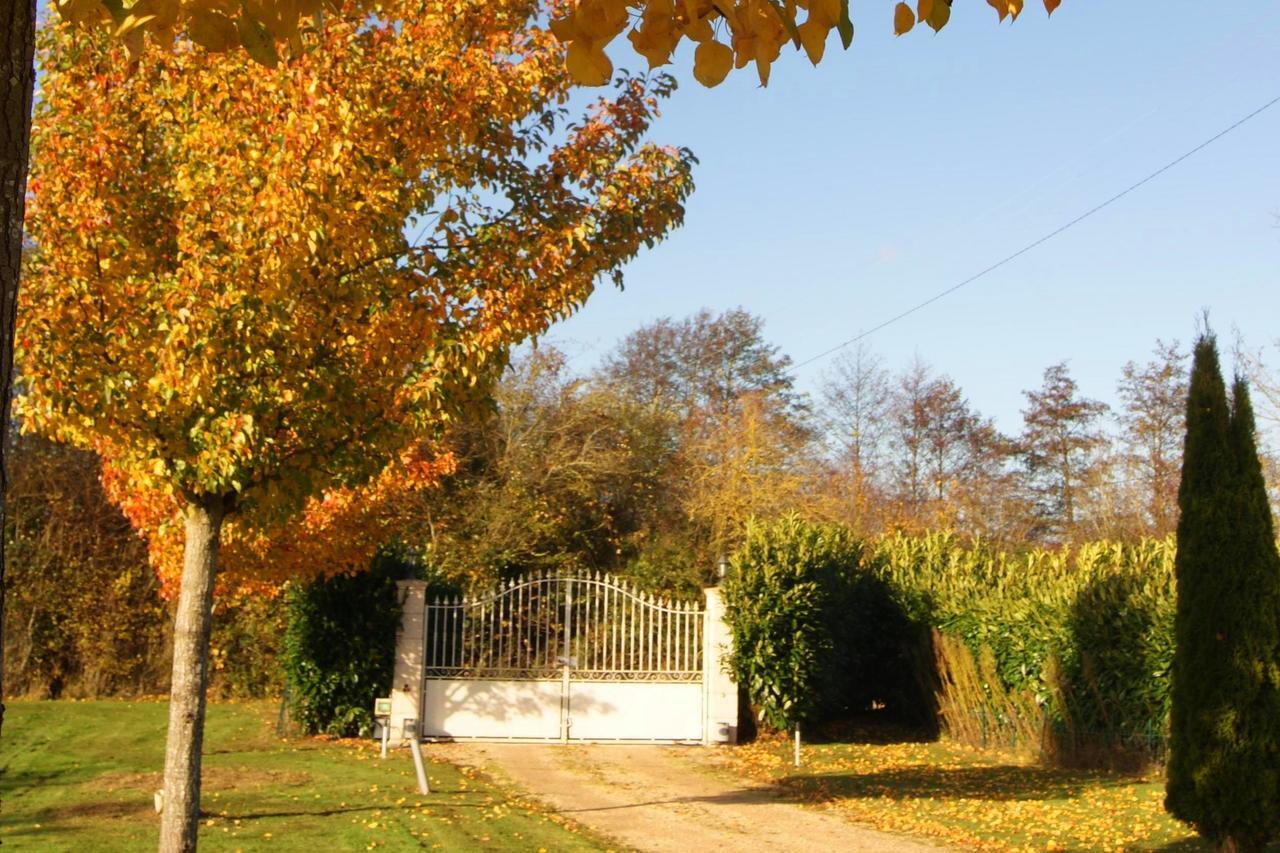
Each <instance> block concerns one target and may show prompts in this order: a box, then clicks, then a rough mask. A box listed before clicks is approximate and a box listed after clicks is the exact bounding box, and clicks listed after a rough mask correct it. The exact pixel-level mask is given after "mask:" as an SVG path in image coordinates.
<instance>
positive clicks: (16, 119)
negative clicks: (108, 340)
mask: <svg viewBox="0 0 1280 853" xmlns="http://www.w3.org/2000/svg"><path fill="white" fill-rule="evenodd" d="M35 39H36V0H0V110H3V115H0V531H2V530H4V521H5V502H4V496H5V492H7V491H8V488H9V471H8V466H7V464H6V460H5V449H6V448H5V444H6V443H7V442H6V440H5V439H7V437H8V433H9V402H10V397H11V396H12V381H13V323H14V316H15V314H16V313H17V306H18V275H19V273H20V271H21V269H22V219H23V216H24V215H25V213H26V195H27V155H28V152H29V150H30V143H31V95H32V91H33V87H34V86H35V79H36V75H35V68H34V65H33V60H34V55H35V43H36V42H35ZM4 588H5V586H4V537H3V536H0V731H3V728H4V630H3V629H4Z"/></svg>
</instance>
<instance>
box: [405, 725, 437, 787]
mask: <svg viewBox="0 0 1280 853" xmlns="http://www.w3.org/2000/svg"><path fill="white" fill-rule="evenodd" d="M406 723H411V724H413V727H414V728H415V729H416V728H417V723H418V721H417V720H406ZM409 750H410V751H411V752H412V753H413V772H414V773H416V774H417V775H418V793H420V794H430V793H431V786H430V785H428V784H427V769H426V767H425V766H424V763H423V761H422V745H421V744H420V743H418V739H417V738H416V737H411V738H409Z"/></svg>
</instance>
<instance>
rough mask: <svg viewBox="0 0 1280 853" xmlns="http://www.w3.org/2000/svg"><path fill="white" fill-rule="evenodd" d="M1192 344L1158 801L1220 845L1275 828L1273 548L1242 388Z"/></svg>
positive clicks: (1206, 345)
mask: <svg viewBox="0 0 1280 853" xmlns="http://www.w3.org/2000/svg"><path fill="white" fill-rule="evenodd" d="M1233 391H1234V404H1233V405H1232V406H1228V403H1227V393H1226V387H1225V384H1224V383H1223V380H1222V373H1221V371H1220V369H1219V367H1218V351H1217V344H1216V342H1215V341H1214V339H1213V337H1212V336H1210V335H1205V336H1202V337H1201V339H1200V340H1199V341H1198V342H1197V344H1196V350H1195V361H1194V365H1193V367H1192V374H1191V387H1190V392H1189V395H1188V399H1187V438H1186V445H1185V453H1184V457H1183V468H1182V483H1181V486H1180V488H1179V490H1178V506H1179V509H1180V511H1181V516H1180V518H1179V521H1178V554H1177V559H1176V563H1175V572H1176V576H1177V585H1178V602H1177V613H1176V617H1175V623H1174V638H1175V643H1176V646H1175V653H1174V659H1173V672H1172V678H1173V683H1172V697H1171V698H1172V702H1171V719H1170V724H1171V731H1170V754H1169V768H1168V784H1167V789H1166V797H1165V808H1167V809H1168V810H1169V812H1170V813H1171V814H1173V815H1174V816H1175V817H1177V818H1179V819H1180V820H1183V821H1185V822H1186V823H1188V824H1190V825H1191V826H1193V827H1194V828H1195V829H1196V831H1197V832H1199V833H1200V834H1201V835H1202V836H1204V837H1205V838H1206V839H1207V840H1209V841H1210V842H1212V843H1214V844H1215V845H1217V846H1218V847H1219V848H1220V849H1222V850H1227V851H1236V850H1239V851H1255V850H1261V849H1262V848H1263V847H1264V846H1265V845H1266V843H1267V841H1268V840H1269V839H1271V838H1274V837H1276V835H1277V834H1280V555H1278V554H1277V552H1276V544H1275V533H1274V528H1273V526H1272V519H1271V508H1270V504H1269V502H1268V500H1267V494H1266V487H1265V484H1264V482H1263V478H1262V468H1261V465H1260V463H1259V461H1258V454H1257V447H1256V444H1255V440H1254V422H1253V409H1252V406H1251V404H1250V401H1249V392H1248V388H1247V387H1246V385H1245V383H1244V382H1243V381H1242V380H1237V381H1236V384H1235V388H1234V389H1233Z"/></svg>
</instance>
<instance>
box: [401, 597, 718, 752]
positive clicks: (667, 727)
mask: <svg viewBox="0 0 1280 853" xmlns="http://www.w3.org/2000/svg"><path fill="white" fill-rule="evenodd" d="M425 608H426V612H425V614H424V616H425V618H424V625H423V627H424V637H423V640H424V648H423V657H422V660H423V661H424V663H425V665H424V667H423V685H422V694H421V696H422V710H421V716H420V719H421V720H422V733H423V736H424V737H427V738H500V739H527V740H544V741H553V740H558V741H568V740H623V741H701V740H702V739H703V737H704V718H705V704H704V703H705V697H704V691H703V638H704V630H705V629H704V618H705V614H704V611H703V609H702V607H701V605H700V604H698V603H695V602H690V601H671V600H667V599H659V598H655V597H654V596H652V595H648V594H645V593H643V592H639V591H637V590H635V589H634V588H632V587H630V586H629V585H627V584H626V583H625V582H623V581H620V580H617V579H615V578H613V577H610V576H609V575H601V574H599V573H596V574H592V575H559V574H538V575H530V576H525V577H522V578H519V579H516V580H511V581H508V582H507V583H505V584H502V585H500V586H499V588H498V589H497V590H494V591H493V592H491V593H488V594H485V595H481V596H475V597H468V598H458V597H453V598H451V599H444V600H435V601H429V602H427V603H426V604H425Z"/></svg>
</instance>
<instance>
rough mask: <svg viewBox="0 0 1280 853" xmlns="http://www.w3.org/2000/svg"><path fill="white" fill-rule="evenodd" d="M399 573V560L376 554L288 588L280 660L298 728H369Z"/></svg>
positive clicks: (396, 612)
mask: <svg viewBox="0 0 1280 853" xmlns="http://www.w3.org/2000/svg"><path fill="white" fill-rule="evenodd" d="M405 574H406V566H405V564H404V563H403V562H402V561H400V560H399V559H397V558H395V557H393V556H388V555H380V556H379V557H377V558H375V559H374V561H373V564H372V565H371V566H370V568H369V570H368V571H365V572H359V573H355V574H341V575H333V576H332V577H319V578H316V579H314V580H312V581H310V582H308V583H305V584H300V585H291V586H290V588H289V590H288V591H287V593H286V602H287V609H288V615H289V623H288V628H287V629H286V631H285V635H284V642H283V666H284V672H285V678H286V681H287V683H288V686H289V700H290V711H291V713H292V715H293V719H294V720H296V721H297V722H298V723H299V724H300V725H301V726H302V728H303V730H304V731H307V732H310V733H319V732H324V733H327V734H334V735H342V736H352V735H360V736H367V735H369V734H371V733H372V731H373V711H372V709H373V700H374V699H375V698H376V697H377V696H379V695H380V694H382V693H384V692H385V691H386V690H387V688H388V686H389V685H390V684H391V679H392V676H393V674H394V668H395V636H396V629H397V628H398V627H399V624H400V604H399V601H398V599H397V596H396V583H395V582H396V580H397V579H398V578H401V577H404V576H405Z"/></svg>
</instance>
